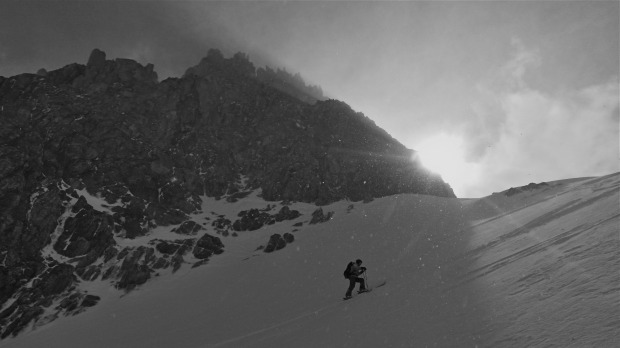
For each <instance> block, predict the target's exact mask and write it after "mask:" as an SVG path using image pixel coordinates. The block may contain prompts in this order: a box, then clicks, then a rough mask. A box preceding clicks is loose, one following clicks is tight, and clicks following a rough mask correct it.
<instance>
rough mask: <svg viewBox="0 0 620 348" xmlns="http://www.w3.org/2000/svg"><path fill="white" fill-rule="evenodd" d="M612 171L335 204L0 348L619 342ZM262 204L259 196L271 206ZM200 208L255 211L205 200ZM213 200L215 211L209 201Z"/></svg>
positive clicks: (619, 182) (106, 295) (100, 289)
mask: <svg viewBox="0 0 620 348" xmlns="http://www.w3.org/2000/svg"><path fill="white" fill-rule="evenodd" d="M619 188H620V174H613V175H610V176H606V177H601V178H592V179H581V180H567V181H559V182H554V183H551V184H550V185H549V186H548V187H546V188H541V189H538V190H534V191H529V192H523V193H520V194H517V195H514V196H511V197H506V196H504V195H502V194H494V195H492V196H489V197H486V198H483V199H475V200H473V199H446V198H437V197H430V196H422V195H399V196H392V197H386V198H383V199H377V200H375V201H373V202H370V203H366V204H364V203H361V202H360V203H351V202H338V203H335V204H332V205H330V206H327V207H323V210H324V211H326V212H327V211H333V212H334V213H335V214H334V217H333V219H332V220H331V221H329V222H326V223H322V224H317V225H308V224H304V225H303V227H300V228H297V229H298V231H296V232H294V235H295V241H294V242H293V243H292V244H289V245H288V246H287V247H286V248H284V249H282V250H279V251H277V252H274V253H272V254H265V253H263V252H261V251H257V250H256V247H257V246H258V245H261V244H265V242H266V240H267V239H268V237H269V236H270V235H271V234H273V233H280V234H282V233H285V232H291V231H292V230H294V229H296V228H295V227H293V224H295V223H297V222H304V221H308V220H309V218H310V214H311V213H312V211H314V210H315V209H316V207H315V206H310V205H304V204H294V205H293V206H291V208H292V209H297V210H299V211H300V212H301V213H302V214H304V215H303V216H301V217H300V218H298V219H297V220H293V221H287V222H286V223H283V224H276V225H272V226H266V227H264V228H262V229H261V230H258V231H252V232H241V233H240V234H239V236H238V237H235V238H233V237H229V238H227V239H224V240H223V241H224V244H225V245H226V248H225V249H226V251H225V252H224V253H223V254H222V255H218V256H216V257H213V258H212V259H211V260H210V261H209V264H208V265H206V266H202V267H198V268H189V267H183V268H182V269H181V270H179V271H178V272H177V273H175V274H166V275H162V276H161V277H158V278H155V279H154V280H151V281H149V283H147V284H146V286H143V287H142V288H139V289H137V290H135V291H133V292H131V293H129V294H127V295H124V294H122V293H120V292H118V291H116V290H114V289H112V288H111V287H110V285H109V284H107V283H105V282H98V283H90V282H89V283H84V284H83V285H84V286H85V287H86V286H87V287H89V288H90V291H92V292H95V293H97V294H98V295H100V296H102V300H101V302H100V304H99V305H97V306H95V307H93V308H92V309H90V310H88V311H86V312H85V313H82V314H80V315H77V316H74V317H68V318H62V319H59V320H56V321H54V322H52V323H51V324H48V325H45V326H42V327H39V328H37V329H36V330H33V331H30V332H27V333H24V334H22V335H20V336H18V337H17V338H15V339H12V338H11V339H5V340H3V341H0V347H63V348H65V347H319V346H324V347H425V346H439V347H453V346H459V347H473V346H479V347H511V346H517V347H525V346H558V347H566V346H575V347H583V346H596V347H609V346H614V345H615V344H616V343H617V342H620V319H618V313H620V273H619V272H618V270H619V269H620V268H619V266H620V255H619V253H620V239H619V237H620V236H619V224H620V206H619V202H620V197H619ZM272 203H273V202H272ZM204 204H205V207H204V209H203V210H204V211H205V212H208V211H210V210H217V211H218V213H221V211H222V209H226V208H227V205H228V207H229V208H230V209H231V210H230V211H231V212H233V211H239V208H240V206H241V205H244V206H243V209H247V208H249V207H264V206H265V205H266V202H264V201H260V200H258V199H257V198H253V199H246V200H243V201H240V202H237V203H225V202H213V201H208V200H207V199H205V203H204ZM214 204H219V205H220V206H218V207H216V208H214V207H213V206H212V205H214ZM356 258H361V259H363V260H364V266H366V267H368V281H369V283H370V285H371V286H372V285H373V284H378V283H379V282H381V281H384V280H386V281H387V284H386V285H385V286H382V287H379V288H376V289H375V290H374V291H373V292H371V293H368V294H363V295H359V296H358V297H355V298H354V299H353V300H350V301H346V302H343V301H342V300H341V298H342V296H343V295H344V293H345V291H346V287H347V285H348V281H346V280H345V279H344V278H343V277H342V271H343V269H344V267H345V266H346V263H347V262H348V261H350V260H354V259H356Z"/></svg>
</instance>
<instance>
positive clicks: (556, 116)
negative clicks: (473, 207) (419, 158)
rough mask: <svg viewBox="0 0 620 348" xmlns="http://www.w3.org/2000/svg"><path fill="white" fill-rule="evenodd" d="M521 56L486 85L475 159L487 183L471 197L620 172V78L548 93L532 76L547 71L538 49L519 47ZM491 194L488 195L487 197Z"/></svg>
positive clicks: (472, 143) (473, 136) (474, 138)
mask: <svg viewBox="0 0 620 348" xmlns="http://www.w3.org/2000/svg"><path fill="white" fill-rule="evenodd" d="M512 46H513V48H514V53H513V55H512V57H511V59H510V60H508V61H507V62H506V63H505V64H504V65H503V66H502V67H501V68H500V69H498V70H497V73H496V74H495V77H494V78H493V79H491V80H489V81H485V82H484V83H481V84H479V86H478V92H479V93H478V98H479V99H478V100H476V101H475V102H474V103H473V104H472V112H473V114H474V115H475V121H474V122H473V126H471V127H470V128H469V129H468V134H470V136H469V137H467V139H468V140H469V146H468V159H469V160H470V161H474V162H476V163H477V164H478V166H479V168H480V170H481V172H483V173H484V175H485V179H484V181H485V182H484V183H480V182H479V183H476V184H474V185H472V186H471V187H470V188H469V189H468V190H467V191H468V193H467V194H468V195H470V196H479V195H486V194H488V193H489V192H488V190H489V184H490V186H491V187H494V190H504V189H507V188H508V187H506V186H501V185H507V184H506V183H511V184H510V185H511V186H517V185H521V184H523V185H525V184H527V183H529V182H532V181H536V182H537V181H550V180H559V179H565V178H571V177H577V176H584V175H592V176H596V175H604V174H609V173H612V172H616V171H620V164H619V159H620V148H619V132H620V128H619V127H620V125H619V118H620V117H619V95H620V94H619V93H620V91H619V88H618V77H617V76H615V77H613V78H612V79H610V81H608V82H603V83H599V84H595V85H592V86H588V87H586V88H581V89H576V90H561V91H555V92H543V91H540V90H536V89H534V88H531V86H530V85H528V83H527V74H528V72H529V71H531V69H537V68H539V67H541V66H542V64H541V63H542V59H541V56H540V54H539V53H538V51H537V50H528V49H527V48H526V47H525V45H523V43H522V42H521V41H520V40H518V39H513V40H512ZM483 190H484V191H483Z"/></svg>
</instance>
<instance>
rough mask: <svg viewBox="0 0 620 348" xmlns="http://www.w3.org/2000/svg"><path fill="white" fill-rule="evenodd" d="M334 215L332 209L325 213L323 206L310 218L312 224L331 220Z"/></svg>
mask: <svg viewBox="0 0 620 348" xmlns="http://www.w3.org/2000/svg"><path fill="white" fill-rule="evenodd" d="M333 215H334V212H333V211H330V212H329V213H327V214H325V213H323V208H319V209H317V210H315V211H314V212H313V213H312V219H311V220H310V224H311V225H312V224H318V223H321V222H326V221H329V220H331V218H332V216H333Z"/></svg>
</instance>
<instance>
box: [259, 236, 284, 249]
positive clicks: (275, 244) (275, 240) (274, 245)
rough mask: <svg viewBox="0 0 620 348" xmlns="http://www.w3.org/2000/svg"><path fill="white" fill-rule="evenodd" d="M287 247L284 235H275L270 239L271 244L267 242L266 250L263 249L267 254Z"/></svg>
mask: <svg viewBox="0 0 620 348" xmlns="http://www.w3.org/2000/svg"><path fill="white" fill-rule="evenodd" d="M285 246H286V241H285V240H284V238H282V235H280V234H277V233H275V234H272V235H271V237H269V242H267V246H266V247H265V249H263V251H264V252H266V253H271V252H274V251H276V250H280V249H282V248H284V247H285Z"/></svg>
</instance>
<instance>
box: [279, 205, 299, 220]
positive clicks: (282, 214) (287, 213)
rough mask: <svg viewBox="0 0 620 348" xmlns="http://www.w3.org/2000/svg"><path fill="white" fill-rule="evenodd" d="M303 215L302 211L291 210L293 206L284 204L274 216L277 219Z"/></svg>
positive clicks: (288, 218)
mask: <svg viewBox="0 0 620 348" xmlns="http://www.w3.org/2000/svg"><path fill="white" fill-rule="evenodd" d="M300 216H301V213H300V212H299V211H297V210H291V208H289V207H287V206H284V207H282V208H280V211H279V212H278V213H277V214H276V215H275V216H274V218H275V219H276V221H278V222H280V221H284V220H294V219H297V218H298V217H300Z"/></svg>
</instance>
